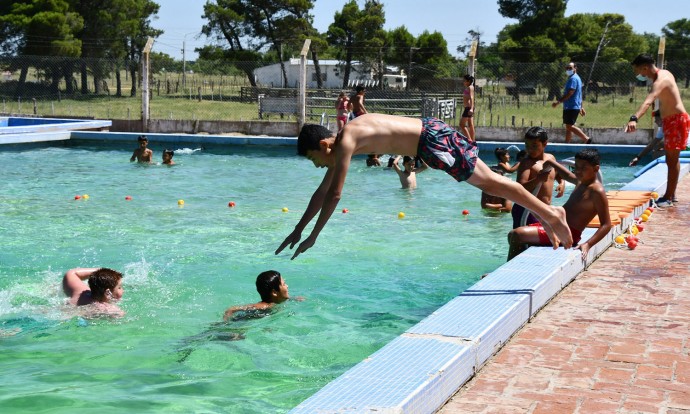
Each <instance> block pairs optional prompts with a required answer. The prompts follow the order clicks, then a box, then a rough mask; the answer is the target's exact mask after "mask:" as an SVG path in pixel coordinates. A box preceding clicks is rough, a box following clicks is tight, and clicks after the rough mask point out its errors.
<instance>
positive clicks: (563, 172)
mask: <svg viewBox="0 0 690 414" xmlns="http://www.w3.org/2000/svg"><path fill="white" fill-rule="evenodd" d="M547 165H550V166H552V167H553V168H554V169H555V170H556V173H557V176H559V175H560V176H561V177H562V178H563V179H564V180H566V181H567V182H569V183H571V184H577V177H576V176H575V174H573V173H572V171H570V170H569V169H568V168H566V167H565V166H564V165H563V164H561V163H560V162H553V161H551V160H546V161H544V166H545V167H546V166H547Z"/></svg>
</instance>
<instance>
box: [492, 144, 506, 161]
mask: <svg viewBox="0 0 690 414" xmlns="http://www.w3.org/2000/svg"><path fill="white" fill-rule="evenodd" d="M506 154H508V150H507V149H505V148H503V147H498V148H496V149H495V150H494V155H495V156H496V159H497V160H498V161H501V158H503V157H504V156H505V155H506Z"/></svg>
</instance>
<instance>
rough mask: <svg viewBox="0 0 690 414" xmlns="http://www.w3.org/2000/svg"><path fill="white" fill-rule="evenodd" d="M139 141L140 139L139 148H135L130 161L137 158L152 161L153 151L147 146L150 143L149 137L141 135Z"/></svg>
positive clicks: (141, 160)
mask: <svg viewBox="0 0 690 414" xmlns="http://www.w3.org/2000/svg"><path fill="white" fill-rule="evenodd" d="M137 141H139V148H137V149H135V150H134V153H133V154H132V158H130V159H129V162H133V161H134V160H137V162H148V163H150V162H151V161H152V160H153V151H151V150H150V149H149V148H147V147H146V146H147V145H149V140H148V138H146V137H145V136H143V135H141V136H139V138H137Z"/></svg>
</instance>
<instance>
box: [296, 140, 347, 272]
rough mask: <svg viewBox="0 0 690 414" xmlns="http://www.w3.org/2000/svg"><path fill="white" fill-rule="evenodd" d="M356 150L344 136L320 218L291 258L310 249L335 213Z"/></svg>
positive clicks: (338, 149) (337, 153)
mask: <svg viewBox="0 0 690 414" xmlns="http://www.w3.org/2000/svg"><path fill="white" fill-rule="evenodd" d="M353 150H354V145H353V143H352V142H351V140H346V139H345V138H344V137H343V140H341V142H340V144H339V147H338V148H337V152H336V159H335V166H334V167H333V177H332V178H331V185H330V186H329V187H328V191H326V196H325V197H324V200H323V205H322V206H321V213H320V214H319V218H318V219H317V220H316V224H315V225H314V228H313V229H312V231H311V234H310V235H309V237H307V238H306V239H305V240H304V241H303V242H302V243H300V245H299V246H297V249H295V254H293V255H292V258H290V260H293V259H295V258H296V257H297V256H299V255H300V254H301V253H304V252H306V251H307V250H309V248H310V247H312V246H313V245H314V243H315V242H316V238H317V237H319V233H321V230H323V228H324V227H325V226H326V223H328V219H330V218H331V215H333V211H335V208H336V207H337V206H338V202H340V197H341V195H342V192H343V186H344V185H345V177H346V176H347V170H348V169H349V168H350V161H351V157H352V153H353Z"/></svg>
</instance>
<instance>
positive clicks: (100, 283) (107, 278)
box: [62, 267, 125, 317]
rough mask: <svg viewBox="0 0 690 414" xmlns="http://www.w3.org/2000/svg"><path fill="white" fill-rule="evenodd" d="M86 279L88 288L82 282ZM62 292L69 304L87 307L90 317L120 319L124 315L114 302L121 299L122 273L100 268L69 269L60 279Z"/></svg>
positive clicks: (122, 292) (122, 291)
mask: <svg viewBox="0 0 690 414" xmlns="http://www.w3.org/2000/svg"><path fill="white" fill-rule="evenodd" d="M87 279H88V283H89V284H88V286H87V285H86V284H85V283H84V280H87ZM62 290H63V292H65V295H67V296H69V298H70V300H69V302H70V304H72V305H75V306H89V307H90V312H89V314H92V315H106V316H114V317H121V316H124V315H125V313H124V312H123V311H122V309H120V308H119V307H118V306H117V305H116V304H115V303H114V302H115V301H118V300H120V299H122V295H123V294H124V290H123V289H122V273H120V272H118V271H116V270H112V269H108V268H106V267H101V268H97V267H95V268H82V267H79V268H75V269H70V270H68V271H67V273H65V276H64V277H63V278H62Z"/></svg>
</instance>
